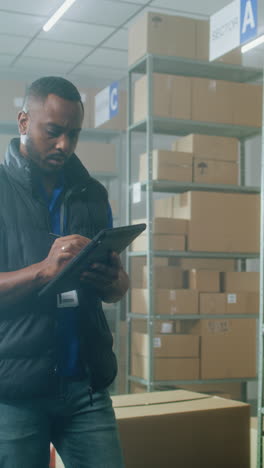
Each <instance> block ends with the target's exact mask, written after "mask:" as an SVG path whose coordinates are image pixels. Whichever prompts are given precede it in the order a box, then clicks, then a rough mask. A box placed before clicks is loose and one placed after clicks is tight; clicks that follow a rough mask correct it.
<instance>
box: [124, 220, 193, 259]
mask: <svg viewBox="0 0 264 468" xmlns="http://www.w3.org/2000/svg"><path fill="white" fill-rule="evenodd" d="M163 216H164V215H163ZM141 222H142V223H144V222H146V219H140V220H136V221H134V223H141ZM187 230H188V221H186V220H185V219H172V218H169V217H157V218H154V219H153V222H152V232H153V250H181V251H184V250H186V236H187ZM131 248H132V251H133V252H137V251H140V250H146V249H147V230H146V231H144V233H143V234H141V235H140V236H139V237H137V238H136V239H135V240H134V242H133V243H132V246H131Z"/></svg>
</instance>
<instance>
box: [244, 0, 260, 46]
mask: <svg viewBox="0 0 264 468" xmlns="http://www.w3.org/2000/svg"><path fill="white" fill-rule="evenodd" d="M240 2H241V3H240V44H244V43H245V42H248V41H250V40H251V39H253V38H254V37H256V36H257V33H258V5H257V3H258V0H240Z"/></svg>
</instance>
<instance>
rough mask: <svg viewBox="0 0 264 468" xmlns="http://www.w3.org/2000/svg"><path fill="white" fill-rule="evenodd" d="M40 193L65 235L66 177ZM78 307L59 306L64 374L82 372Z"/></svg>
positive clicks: (59, 366)
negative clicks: (63, 202)
mask: <svg viewBox="0 0 264 468" xmlns="http://www.w3.org/2000/svg"><path fill="white" fill-rule="evenodd" d="M39 187H40V193H41V195H42V197H43V199H44V200H45V202H46V204H47V206H48V209H49V213H50V222H51V228H52V232H53V233H54V234H58V235H64V233H63V232H61V223H60V215H61V205H62V197H61V198H60V196H61V194H62V192H63V189H64V179H63V177H62V178H61V179H60V181H59V184H58V186H57V187H55V189H54V190H53V192H52V194H51V196H50V197H49V196H48V194H47V193H46V191H45V189H44V187H43V186H42V185H41V184H40V185H39ZM64 224H65V220H64ZM108 227H113V216H112V210H111V207H110V204H108ZM77 312H78V311H77V308H76V307H65V308H61V309H60V308H57V309H56V314H57V330H56V332H57V333H56V341H57V369H58V370H57V372H58V374H59V375H62V376H76V375H81V374H82V367H81V362H80V358H79V357H80V343H79V339H78V332H77Z"/></svg>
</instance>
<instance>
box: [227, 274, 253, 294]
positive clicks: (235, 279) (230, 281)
mask: <svg viewBox="0 0 264 468" xmlns="http://www.w3.org/2000/svg"><path fill="white" fill-rule="evenodd" d="M223 290H224V291H226V292H230V293H234V292H239V291H247V292H259V273H258V272H256V271H233V272H231V271H230V272H226V273H224V274H223Z"/></svg>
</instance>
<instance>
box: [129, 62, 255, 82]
mask: <svg viewBox="0 0 264 468" xmlns="http://www.w3.org/2000/svg"><path fill="white" fill-rule="evenodd" d="M152 60H153V70H154V71H155V72H156V73H166V74H169V75H181V76H193V77H194V76H195V77H198V78H209V79H215V80H225V81H234V82H239V83H246V82H249V81H257V80H260V79H261V78H262V75H263V73H262V69H259V68H253V67H244V66H242V65H233V64H227V63H223V62H209V61H202V60H194V59H188V58H184V57H168V56H161V55H153V56H152ZM146 61H147V56H145V57H143V58H142V59H140V60H139V61H138V62H136V64H135V65H133V66H132V67H130V70H129V71H130V72H133V73H146Z"/></svg>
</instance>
